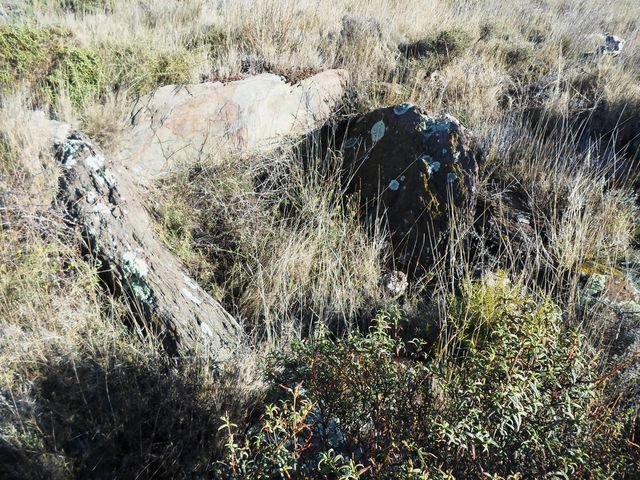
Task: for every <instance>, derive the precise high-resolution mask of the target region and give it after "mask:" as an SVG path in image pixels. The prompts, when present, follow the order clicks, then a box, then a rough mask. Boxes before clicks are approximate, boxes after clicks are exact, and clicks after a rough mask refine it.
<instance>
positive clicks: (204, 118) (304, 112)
mask: <svg viewBox="0 0 640 480" xmlns="http://www.w3.org/2000/svg"><path fill="white" fill-rule="evenodd" d="M346 79H347V75H346V72H345V71H343V70H328V71H325V72H321V73H319V74H317V75H315V76H313V77H310V78H307V79H305V80H303V81H301V82H300V83H298V84H296V85H290V84H288V83H286V82H285V81H284V80H283V79H282V78H281V77H279V76H277V75H273V74H262V75H257V76H255V77H250V78H247V79H244V80H238V81H235V82H230V83H226V84H223V83H220V82H215V83H212V82H209V83H202V84H198V85H187V86H173V85H168V86H165V87H162V88H159V89H158V90H156V91H155V92H154V93H152V94H151V95H148V96H146V97H144V98H142V99H140V100H139V101H138V102H137V104H136V105H135V107H134V109H133V112H132V126H131V129H130V131H129V132H128V134H127V136H126V138H125V139H124V142H123V145H124V149H123V150H122V152H121V154H120V155H119V156H120V159H119V163H120V164H121V165H123V166H124V167H126V168H127V169H128V170H130V172H131V173H132V174H133V177H134V179H135V181H136V182H137V183H140V184H149V183H150V182H152V181H153V180H155V179H157V178H158V177H160V176H162V175H163V174H166V173H167V172H169V171H171V170H172V169H173V168H174V167H176V166H179V165H180V164H182V163H184V162H193V161H195V160H197V159H198V158H203V157H206V156H213V157H214V158H215V157H221V156H222V155H221V154H222V153H223V152H224V151H231V152H234V153H252V152H260V151H265V150H268V149H270V148H273V147H274V146H276V145H277V142H278V141H282V139H283V137H286V136H289V135H291V136H296V135H302V134H305V133H306V132H308V131H309V130H311V129H313V128H315V127H317V126H318V125H320V124H322V123H324V122H325V121H326V120H327V119H328V118H329V116H330V115H331V114H332V112H333V111H334V108H335V107H336V105H337V104H338V102H340V101H341V100H342V97H343V95H344V91H345V90H344V89H345V81H346Z"/></svg>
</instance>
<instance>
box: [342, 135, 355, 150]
mask: <svg viewBox="0 0 640 480" xmlns="http://www.w3.org/2000/svg"><path fill="white" fill-rule="evenodd" d="M357 144H358V137H349V138H347V140H346V141H345V142H344V148H353V147H355V146H356V145H357Z"/></svg>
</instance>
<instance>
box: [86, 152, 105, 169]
mask: <svg viewBox="0 0 640 480" xmlns="http://www.w3.org/2000/svg"><path fill="white" fill-rule="evenodd" d="M84 163H85V164H86V165H87V167H89V168H90V169H92V170H93V171H94V172H97V171H98V170H101V169H102V168H104V157H103V156H102V155H100V154H98V153H93V154H91V155H87V157H86V158H85V159H84Z"/></svg>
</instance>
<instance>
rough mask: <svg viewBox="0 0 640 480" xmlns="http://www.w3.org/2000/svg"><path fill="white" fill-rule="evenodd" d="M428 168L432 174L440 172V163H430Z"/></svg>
mask: <svg viewBox="0 0 640 480" xmlns="http://www.w3.org/2000/svg"><path fill="white" fill-rule="evenodd" d="M429 166H430V167H431V171H432V172H434V173H435V172H437V171H438V170H440V162H434V161H432V162H431V163H429Z"/></svg>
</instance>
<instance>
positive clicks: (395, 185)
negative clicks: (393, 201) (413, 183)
mask: <svg viewBox="0 0 640 480" xmlns="http://www.w3.org/2000/svg"><path fill="white" fill-rule="evenodd" d="M389 188H390V189H391V190H393V191H394V192H395V191H397V190H398V189H399V188H400V182H399V181H398V180H396V179H395V178H394V179H393V180H391V181H390V182H389Z"/></svg>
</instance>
